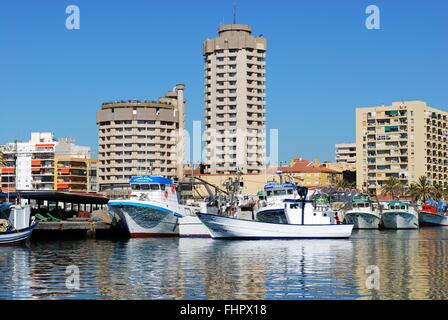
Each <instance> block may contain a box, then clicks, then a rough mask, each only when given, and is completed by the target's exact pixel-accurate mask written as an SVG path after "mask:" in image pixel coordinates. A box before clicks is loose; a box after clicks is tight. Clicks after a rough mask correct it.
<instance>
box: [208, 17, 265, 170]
mask: <svg viewBox="0 0 448 320" xmlns="http://www.w3.org/2000/svg"><path fill="white" fill-rule="evenodd" d="M266 46H267V44H266V39H265V38H264V37H261V36H259V37H254V36H252V29H251V27H250V26H248V25H243V24H226V25H222V26H221V27H220V28H219V37H217V38H214V39H207V40H206V41H205V43H204V47H203V55H204V59H205V131H206V132H205V134H206V136H205V137H206V138H205V139H206V141H205V148H206V150H205V158H206V166H207V172H208V173H212V174H229V173H235V172H236V171H237V170H238V169H239V170H240V171H242V172H244V173H260V172H261V171H262V169H263V167H264V159H265V155H266V152H265V144H266V142H265V136H266V132H265V131H266V130H265V88H266V86H265V81H266V79H265V64H266V62H265V59H266Z"/></svg>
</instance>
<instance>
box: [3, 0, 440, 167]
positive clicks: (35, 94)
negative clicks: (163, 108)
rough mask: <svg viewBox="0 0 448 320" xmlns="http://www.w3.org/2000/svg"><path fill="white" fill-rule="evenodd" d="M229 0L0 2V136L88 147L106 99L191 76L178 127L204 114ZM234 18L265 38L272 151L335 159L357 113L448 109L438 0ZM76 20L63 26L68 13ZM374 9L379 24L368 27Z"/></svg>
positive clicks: (280, 5)
mask: <svg viewBox="0 0 448 320" xmlns="http://www.w3.org/2000/svg"><path fill="white" fill-rule="evenodd" d="M234 2H235V0H221V1H214V0H213V1H212V0H207V1H206V0H190V1H185V0H184V1H180V0H170V1H134V0H127V1H99V0H89V1H84V0H72V1H50V0H46V1H31V0H30V1H23V0H14V1H12V0H1V2H0V110H1V116H0V117H1V118H2V121H1V124H0V143H6V142H9V141H13V140H15V139H18V140H27V139H29V133H30V132H31V131H52V132H54V133H55V134H56V136H58V137H61V136H71V137H74V138H75V139H76V140H77V142H78V143H79V144H83V145H90V146H92V148H93V149H94V150H96V149H97V147H96V144H97V127H96V123H95V114H96V112H97V110H98V109H99V108H100V105H101V103H102V102H104V101H111V100H119V99H126V100H127V99H134V98H135V99H155V98H158V97H160V96H162V95H163V94H164V93H165V92H166V91H168V90H169V89H171V88H172V87H173V86H174V85H175V84H176V83H178V82H183V83H185V84H186V86H187V89H186V97H187V123H188V126H189V127H192V121H193V120H201V121H202V119H203V108H204V107H203V100H204V99H203V92H204V89H203V59H202V51H201V49H202V43H203V41H204V40H205V39H206V38H212V37H215V36H216V35H217V28H218V26H219V25H220V24H221V23H231V22H232V11H233V9H232V8H233V3H234ZM236 3H237V22H238V23H245V24H250V25H251V26H252V27H253V31H254V34H255V35H259V34H263V35H264V36H265V37H267V39H268V53H267V67H266V69H267V83H266V85H267V126H268V128H278V129H279V130H280V131H279V136H280V146H279V151H280V158H281V160H287V159H289V158H291V157H293V156H297V155H301V156H304V157H306V158H309V159H313V158H316V157H318V158H320V159H321V160H332V159H333V158H334V144H335V143H340V142H350V141H354V140H355V108H356V107H358V106H371V105H379V104H389V103H390V102H391V101H400V100H417V99H418V100H425V101H427V102H428V103H429V104H430V105H431V106H433V107H436V108H441V109H445V110H448V78H447V75H448V19H447V16H448V2H447V1H446V0H425V1H422V0H415V1H404V0H393V1H391V0H388V1H379V0H370V1H363V0H359V1H358V0H325V1H324V0H316V1H309V0H308V1H299V0H296V1H286V0H277V1H260V0H238V1H236ZM70 4H75V5H77V6H79V8H80V11H81V29H80V30H76V31H68V30H66V28H65V19H66V16H67V15H66V14H65V8H66V7H67V6H68V5H70ZM369 4H375V5H377V6H379V8H380V10H381V30H367V29H366V28H365V19H366V17H367V15H366V14H365V9H366V7H367V6H368V5H369Z"/></svg>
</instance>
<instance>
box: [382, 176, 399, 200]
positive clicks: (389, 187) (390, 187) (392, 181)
mask: <svg viewBox="0 0 448 320" xmlns="http://www.w3.org/2000/svg"><path fill="white" fill-rule="evenodd" d="M403 189H404V186H403V184H402V183H401V182H400V180H398V179H397V178H396V177H390V178H389V180H387V181H386V182H385V183H384V184H383V186H382V187H381V193H382V194H384V195H390V196H391V197H392V198H395V196H396V195H401V194H402V193H403Z"/></svg>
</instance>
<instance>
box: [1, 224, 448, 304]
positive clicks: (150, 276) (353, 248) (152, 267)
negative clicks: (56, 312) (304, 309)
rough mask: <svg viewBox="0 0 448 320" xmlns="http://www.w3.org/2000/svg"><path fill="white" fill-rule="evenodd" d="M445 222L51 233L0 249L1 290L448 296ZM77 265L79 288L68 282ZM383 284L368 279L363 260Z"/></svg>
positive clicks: (80, 294)
mask: <svg viewBox="0 0 448 320" xmlns="http://www.w3.org/2000/svg"><path fill="white" fill-rule="evenodd" d="M447 240H448V228H428V229H422V230H409V231H407V230H402V231H383V232H379V231H368V230H363V231H358V232H355V233H354V235H353V237H352V238H351V239H350V240H297V241H218V240H211V239H148V240H143V239H131V240H127V241H104V240H98V241H94V240H92V241H58V242H39V243H34V244H33V245H32V247H31V248H29V249H27V248H0V299H67V298H70V299H72V298H77V299H446V298H448V270H446V266H447V265H448V249H447V243H448V242H447ZM69 265H77V266H78V267H79V269H80V274H81V279H80V284H81V288H80V289H79V290H69V289H67V288H66V286H65V281H66V278H67V275H66V268H67V266H69ZM369 265H377V266H378V267H379V269H380V289H379V290H377V291H376V290H369V289H368V288H367V287H366V279H367V277H368V275H367V274H366V267H367V266H369Z"/></svg>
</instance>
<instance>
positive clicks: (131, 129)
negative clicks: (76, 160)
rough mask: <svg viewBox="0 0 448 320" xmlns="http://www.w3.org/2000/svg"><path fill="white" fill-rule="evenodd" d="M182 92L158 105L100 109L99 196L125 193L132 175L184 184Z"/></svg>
mask: <svg viewBox="0 0 448 320" xmlns="http://www.w3.org/2000/svg"><path fill="white" fill-rule="evenodd" d="M184 92H185V86H184V85H183V84H178V85H176V86H175V88H174V89H173V90H172V91H169V92H168V93H167V94H165V96H164V97H163V98H160V99H159V100H158V101H134V100H133V101H121V102H108V103H103V105H102V107H101V110H100V111H99V112H98V113H97V124H98V137H99V143H98V183H99V189H100V191H106V190H115V189H128V188H129V180H130V178H131V177H132V176H136V175H143V174H149V173H151V174H152V175H160V176H165V177H168V178H182V176H183V161H184V160H183V159H184V147H183V146H184V142H183V135H182V133H183V129H184V127H185V120H184V119H185V118H184V115H185V97H184ZM179 133H181V134H179Z"/></svg>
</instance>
